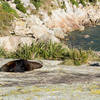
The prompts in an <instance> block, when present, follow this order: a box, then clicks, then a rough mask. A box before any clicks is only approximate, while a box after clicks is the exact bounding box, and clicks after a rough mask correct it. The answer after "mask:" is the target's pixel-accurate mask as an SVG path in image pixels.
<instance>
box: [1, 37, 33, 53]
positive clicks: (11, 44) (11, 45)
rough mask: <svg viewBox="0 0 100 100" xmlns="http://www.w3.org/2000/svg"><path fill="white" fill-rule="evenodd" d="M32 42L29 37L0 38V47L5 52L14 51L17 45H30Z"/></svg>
mask: <svg viewBox="0 0 100 100" xmlns="http://www.w3.org/2000/svg"><path fill="white" fill-rule="evenodd" d="M33 41H34V39H33V38H31V37H21V36H5V37H0V47H3V48H4V49H5V50H6V51H11V52H13V51H15V50H16V49H17V47H18V45H23V44H27V45H31V44H32V42H33Z"/></svg>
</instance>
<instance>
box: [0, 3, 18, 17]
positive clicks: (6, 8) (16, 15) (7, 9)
mask: <svg viewBox="0 0 100 100" xmlns="http://www.w3.org/2000/svg"><path fill="white" fill-rule="evenodd" d="M1 6H2V8H3V10H4V11H5V12H8V13H10V14H12V15H14V16H15V17H18V14H17V12H16V11H15V10H14V9H12V8H11V7H10V5H9V4H8V3H7V2H2V5H1Z"/></svg>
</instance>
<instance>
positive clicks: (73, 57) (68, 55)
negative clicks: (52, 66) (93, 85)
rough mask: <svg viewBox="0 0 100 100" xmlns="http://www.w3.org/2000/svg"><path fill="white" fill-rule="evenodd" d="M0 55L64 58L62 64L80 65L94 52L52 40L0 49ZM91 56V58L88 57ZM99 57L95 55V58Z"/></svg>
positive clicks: (9, 56) (18, 57) (29, 57)
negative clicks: (64, 46) (8, 50)
mask: <svg viewBox="0 0 100 100" xmlns="http://www.w3.org/2000/svg"><path fill="white" fill-rule="evenodd" d="M0 57H5V58H14V59H16V58H17V59H33V58H34V59H35V58H38V59H48V60H51V59H52V60H55V59H57V60H62V59H63V60H64V62H63V64H74V65H81V64H84V63H87V62H88V60H93V59H94V58H93V57H94V54H93V53H92V51H91V50H88V51H85V50H82V49H69V48H63V47H62V45H61V44H57V43H52V42H47V43H44V42H38V43H32V45H31V46H28V45H24V46H20V47H19V48H18V49H17V50H16V51H15V52H5V51H4V49H0ZM90 58H93V59H90ZM96 58H97V59H100V57H99V58H98V57H97V56H96V55H95V59H96Z"/></svg>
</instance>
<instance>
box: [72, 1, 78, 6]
mask: <svg viewBox="0 0 100 100" xmlns="http://www.w3.org/2000/svg"><path fill="white" fill-rule="evenodd" d="M70 2H71V3H72V4H73V5H76V6H77V7H78V2H77V1H75V0H70Z"/></svg>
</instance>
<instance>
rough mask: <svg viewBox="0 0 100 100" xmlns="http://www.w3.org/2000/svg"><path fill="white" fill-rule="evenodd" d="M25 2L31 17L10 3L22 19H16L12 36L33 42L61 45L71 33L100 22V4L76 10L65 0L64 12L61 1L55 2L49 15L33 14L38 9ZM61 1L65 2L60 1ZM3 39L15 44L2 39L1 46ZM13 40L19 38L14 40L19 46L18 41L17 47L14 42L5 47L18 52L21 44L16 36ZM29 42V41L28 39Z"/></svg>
mask: <svg viewBox="0 0 100 100" xmlns="http://www.w3.org/2000/svg"><path fill="white" fill-rule="evenodd" d="M21 1H22V3H23V4H24V6H25V7H26V8H27V14H23V13H22V12H20V11H19V10H17V9H16V5H15V4H14V3H13V0H12V1H9V2H8V3H9V4H10V5H11V7H12V8H14V9H15V10H16V11H17V13H18V14H19V16H20V18H18V19H15V20H14V22H13V30H12V31H11V34H15V35H18V36H19V37H21V38H25V37H27V38H28V39H29V41H31V39H33V38H34V39H35V40H38V41H49V40H51V41H53V42H57V43H59V42H60V40H63V39H65V36H66V34H67V33H68V32H71V31H74V30H84V27H85V26H91V25H95V24H98V23H99V22H100V7H99V5H100V3H99V2H98V4H97V5H96V6H93V5H90V4H88V5H87V6H86V7H83V6H82V5H81V4H79V7H76V6H75V5H72V4H71V3H70V2H69V1H68V0H63V1H64V2H65V9H61V8H60V7H59V6H58V4H57V2H56V1H53V3H54V4H55V5H56V6H57V8H56V9H53V10H52V11H51V14H50V15H49V14H48V12H47V11H46V10H45V9H40V10H39V11H37V12H36V14H33V13H32V11H34V10H36V8H35V6H33V5H32V3H30V0H21ZM58 1H59V2H61V1H60V0H58ZM3 38H7V39H6V42H7V43H8V44H11V43H9V39H8V37H2V38H0V44H2V43H3V44H4V42H1V41H2V39H3ZM13 38H15V40H14V41H15V42H18V43H15V42H14V43H15V44H14V45H13V43H12V45H11V46H9V47H7V46H8V45H6V44H5V45H3V44H2V45H3V46H4V48H12V49H13V48H14V49H15V47H16V46H17V45H18V44H19V41H18V40H17V38H16V36H15V37H14V36H13ZM24 40H25V39H24ZM26 42H28V40H27V41H26ZM26 42H25V43H26ZM2 45H1V46H2Z"/></svg>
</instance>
